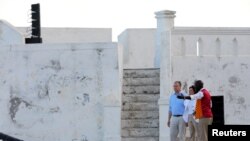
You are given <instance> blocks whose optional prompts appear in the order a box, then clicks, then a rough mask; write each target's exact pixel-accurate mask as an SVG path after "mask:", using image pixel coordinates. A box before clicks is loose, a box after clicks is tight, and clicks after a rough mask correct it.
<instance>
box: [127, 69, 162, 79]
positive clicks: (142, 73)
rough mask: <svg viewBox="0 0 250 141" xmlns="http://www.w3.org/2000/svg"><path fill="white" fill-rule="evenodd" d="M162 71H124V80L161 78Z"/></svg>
mask: <svg viewBox="0 0 250 141" xmlns="http://www.w3.org/2000/svg"><path fill="white" fill-rule="evenodd" d="M159 76H160V69H125V70H123V77H124V78H128V77H130V78H132V77H133V78H144V77H147V78H149V77H159Z"/></svg>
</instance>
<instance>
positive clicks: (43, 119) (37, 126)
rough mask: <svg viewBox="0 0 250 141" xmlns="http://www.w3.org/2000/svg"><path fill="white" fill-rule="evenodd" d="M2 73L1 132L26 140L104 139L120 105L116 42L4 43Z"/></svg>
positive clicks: (0, 78)
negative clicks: (108, 121) (107, 110)
mask: <svg viewBox="0 0 250 141" xmlns="http://www.w3.org/2000/svg"><path fill="white" fill-rule="evenodd" d="M0 75H1V77H0V90H1V91H0V95H1V97H0V107H1V108H0V113H1V120H0V131H1V132H3V133H6V134H9V135H12V136H15V137H18V138H21V139H23V140H25V141H102V140H103V136H104V125H105V123H104V118H103V115H104V112H103V107H104V106H103V105H111V106H112V105H114V103H116V104H118V105H116V106H117V107H118V108H120V107H119V106H120V94H121V92H120V78H119V77H120V76H119V65H118V51H117V44H115V43H91V44H90V43H85V44H84V43H82V44H37V45H23V46H15V47H13V46H1V48H0ZM119 112H120V111H118V112H117V113H118V115H117V114H116V113H114V110H112V111H111V114H113V116H116V117H117V118H118V120H117V121H118V124H117V122H113V124H112V126H113V127H115V128H116V127H118V129H119V128H120V125H119V123H120V122H119V121H120V117H119ZM109 115H110V114H109ZM106 128H109V129H110V130H109V132H111V131H112V130H113V128H112V127H106ZM115 132H116V133H117V134H118V135H119V130H117V131H115ZM111 133H112V132H111ZM111 135H112V134H111Z"/></svg>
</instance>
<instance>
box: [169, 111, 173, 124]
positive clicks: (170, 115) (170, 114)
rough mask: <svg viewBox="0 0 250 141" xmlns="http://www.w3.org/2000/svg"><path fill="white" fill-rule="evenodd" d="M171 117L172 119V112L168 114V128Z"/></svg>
mask: <svg viewBox="0 0 250 141" xmlns="http://www.w3.org/2000/svg"><path fill="white" fill-rule="evenodd" d="M171 117H172V112H170V111H169V112H168V127H170V120H171Z"/></svg>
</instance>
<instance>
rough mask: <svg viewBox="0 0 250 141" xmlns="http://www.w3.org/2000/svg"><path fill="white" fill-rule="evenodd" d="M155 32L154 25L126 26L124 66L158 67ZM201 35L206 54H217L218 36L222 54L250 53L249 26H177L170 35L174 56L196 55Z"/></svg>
mask: <svg viewBox="0 0 250 141" xmlns="http://www.w3.org/2000/svg"><path fill="white" fill-rule="evenodd" d="M132 31H133V32H132ZM155 33H156V29H151V28H150V29H127V30H125V31H124V32H123V33H122V34H121V35H120V36H119V40H118V42H119V43H120V44H122V46H123V47H124V51H123V54H124V68H128V69H129V68H154V67H155V66H154V58H155V47H156V44H155V43H156V37H155ZM149 37H151V38H149ZM199 39H201V41H202V47H203V54H202V55H203V56H217V54H218V49H217V48H216V47H217V45H216V40H217V39H219V41H220V43H221V50H220V52H221V53H220V56H249V55H250V49H249V48H250V28H247V27H246V28H239V27H238V28H237V27H232V28H229V27H174V29H173V31H172V39H171V42H172V43H171V44H172V48H171V49H172V51H171V52H172V54H173V56H193V55H196V54H197V52H196V44H197V41H198V40H199ZM134 54H136V55H134ZM144 54H145V55H144ZM156 56H158V57H159V56H160V55H156ZM158 61H159V60H158ZM156 62H157V61H156Z"/></svg>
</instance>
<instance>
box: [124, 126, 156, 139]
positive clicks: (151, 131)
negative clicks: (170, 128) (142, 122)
mask: <svg viewBox="0 0 250 141" xmlns="http://www.w3.org/2000/svg"><path fill="white" fill-rule="evenodd" d="M122 137H159V129H158V128H137V129H136V128H131V129H129V128H128V129H122Z"/></svg>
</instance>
